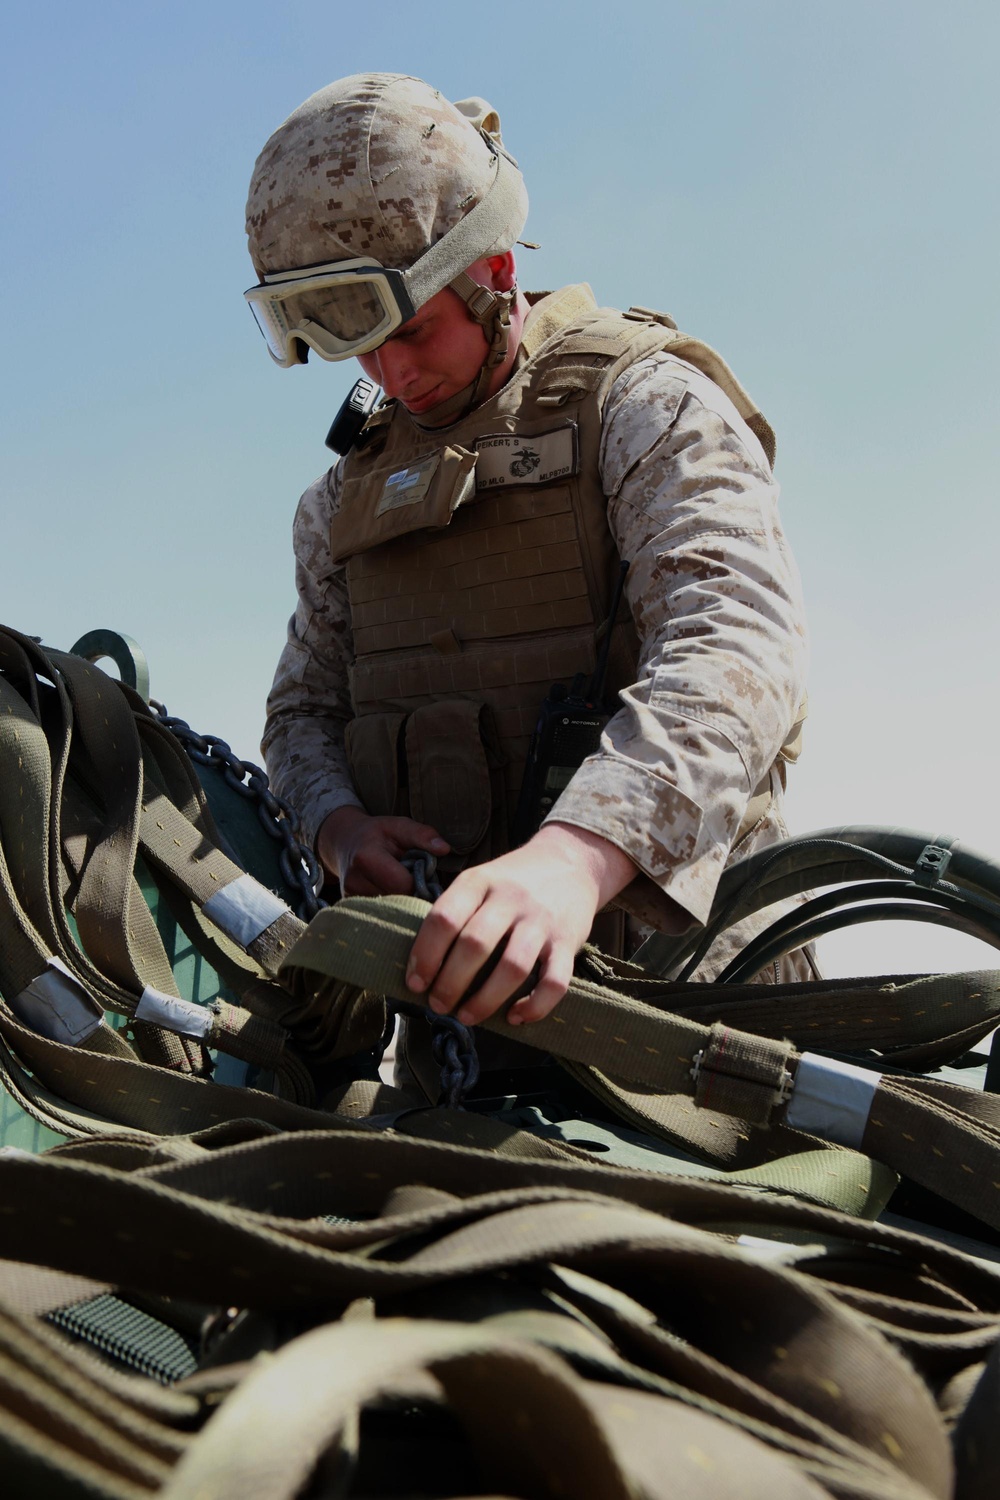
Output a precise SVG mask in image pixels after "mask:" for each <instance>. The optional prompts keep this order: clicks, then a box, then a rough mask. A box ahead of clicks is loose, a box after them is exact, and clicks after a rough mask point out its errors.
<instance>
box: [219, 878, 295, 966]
mask: <svg viewBox="0 0 1000 1500" xmlns="http://www.w3.org/2000/svg"><path fill="white" fill-rule="evenodd" d="M202 913H203V915H204V916H206V917H207V918H208V920H209V921H210V922H214V923H215V925H216V927H219V928H221V930H222V931H223V932H224V933H225V934H226V936H227V937H230V938H232V940H233V942H234V943H239V945H240V947H241V948H246V947H248V946H249V945H250V944H251V943H252V942H253V940H254V938H258V937H260V935H261V933H262V932H264V931H265V929H266V928H268V927H270V926H271V923H272V922H276V921H277V920H278V918H279V917H287V916H291V915H292V913H291V908H290V907H288V906H286V905H285V903H284V901H282V900H281V899H280V897H278V896H276V895H275V894H274V892H273V891H269V890H268V888H267V886H266V885H261V883H260V881H259V880H254V878H253V876H252V875H241V876H240V877H239V878H238V879H237V880H231V881H230V882H229V884H228V885H224V886H223V887H222V889H221V890H220V891H216V892H215V893H214V895H212V896H209V898H208V900H207V901H206V902H205V905H204V906H203V907H202Z"/></svg>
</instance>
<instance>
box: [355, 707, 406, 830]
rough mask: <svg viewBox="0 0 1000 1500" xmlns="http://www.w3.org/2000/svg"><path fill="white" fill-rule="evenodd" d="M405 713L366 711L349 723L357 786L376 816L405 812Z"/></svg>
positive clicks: (360, 794) (363, 800)
mask: <svg viewBox="0 0 1000 1500" xmlns="http://www.w3.org/2000/svg"><path fill="white" fill-rule="evenodd" d="M405 723H406V715H405V714H365V715H364V716H363V717H362V718H360V719H352V720H351V721H350V723H349V724H348V726H347V731H346V734H345V736H344V745H345V749H346V751H347V764H348V766H349V768H350V772H351V779H352V780H353V782H354V788H355V790H356V792H357V794H358V796H359V797H360V798H361V800H362V802H363V803H364V805H365V811H366V812H367V813H368V814H369V815H370V816H371V817H373V818H379V817H392V816H397V815H401V814H405V811H406V807H405V803H403V802H401V795H400V794H401V792H402V793H403V795H404V796H405V787H403V788H401V787H400V775H399V772H400V750H401V739H402V732H403V725H404V724H405Z"/></svg>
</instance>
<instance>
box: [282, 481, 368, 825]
mask: <svg viewBox="0 0 1000 1500" xmlns="http://www.w3.org/2000/svg"><path fill="white" fill-rule="evenodd" d="M338 503H339V484H338V471H337V469H335V468H334V469H331V470H330V472H329V474H324V475H323V477H322V478H321V479H317V481H316V483H315V484H313V485H310V487H309V489H307V490H306V492H305V494H304V495H303V496H302V499H301V500H300V501H299V505H298V509H297V510H296V512H295V521H294V523H293V526H292V543H293V546H294V549H295V587H296V590H297V592H298V602H297V604H296V606H295V613H294V615H293V616H292V618H291V619H290V620H289V622H288V636H287V639H286V641H285V647H284V650H283V651H282V653H281V656H280V658H279V660H278V668H277V671H276V672H275V674H274V682H273V684H272V686H271V691H270V693H269V695H268V699H267V722H266V724H265V727H264V739H263V742H262V744H261V749H262V750H263V752H264V760H265V764H266V766H267V773H268V776H269V777H270V780H271V785H272V787H273V789H274V791H275V792H276V793H277V795H278V796H279V797H284V798H285V799H286V800H287V801H288V802H290V803H291V804H292V806H293V807H294V808H295V809H296V810H297V812H298V814H299V818H300V820H301V823H302V834H303V838H304V839H305V840H306V841H307V842H308V843H309V844H313V843H315V839H316V834H317V832H318V830H319V827H320V824H321V823H322V822H323V819H324V818H325V817H326V816H327V814H328V813H331V812H333V811H334V810H335V809H336V808H338V807H343V806H344V805H345V804H347V803H352V804H353V805H354V806H356V807H360V806H361V803H360V800H359V798H358V795H357V793H356V792H355V790H354V786H353V784H352V782H351V777H350V773H349V772H348V769H347V757H346V755H345V753H344V729H345V726H346V724H347V722H348V720H349V719H350V718H351V717H352V712H351V698H350V690H349V687H348V672H349V670H350V667H351V664H352V662H353V660H354V645H353V640H352V636H351V614H350V608H349V606H348V602H347V588H346V583H345V578H344V569H343V567H337V566H335V565H334V563H333V561H332V560H331V557H330V550H329V543H328V540H327V538H328V535H329V529H330V520H331V517H332V516H333V515H334V513H335V511H336V510H337V507H338Z"/></svg>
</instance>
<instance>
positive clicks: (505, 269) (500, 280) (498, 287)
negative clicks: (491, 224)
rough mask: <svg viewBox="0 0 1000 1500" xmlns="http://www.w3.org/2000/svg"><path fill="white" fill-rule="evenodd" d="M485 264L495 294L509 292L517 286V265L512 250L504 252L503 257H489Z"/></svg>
mask: <svg viewBox="0 0 1000 1500" xmlns="http://www.w3.org/2000/svg"><path fill="white" fill-rule="evenodd" d="M486 264H487V265H488V266H489V268H490V277H491V282H492V286H493V290H494V291H495V292H509V291H511V290H512V288H513V287H514V286H516V285H517V264H516V262H515V260H514V252H513V250H505V251H504V253H503V255H491V256H490V258H489V260H488V261H487V262H486Z"/></svg>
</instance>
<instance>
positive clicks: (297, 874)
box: [149, 698, 327, 922]
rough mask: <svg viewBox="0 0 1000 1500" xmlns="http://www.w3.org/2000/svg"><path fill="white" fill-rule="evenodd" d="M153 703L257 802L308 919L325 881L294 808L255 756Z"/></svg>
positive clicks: (200, 760) (201, 760) (201, 755)
mask: <svg viewBox="0 0 1000 1500" xmlns="http://www.w3.org/2000/svg"><path fill="white" fill-rule="evenodd" d="M149 706H150V708H151V709H152V710H153V712H154V713H155V715H156V717H157V718H158V719H159V721H160V723H161V724H163V725H165V727H166V728H167V729H169V730H170V732H171V734H172V735H173V736H174V737H175V739H177V740H179V741H180V743H181V744H182V745H183V746H184V749H185V750H186V751H187V753H188V755H189V756H190V758H191V760H193V761H195V762H196V763H197V764H198V765H200V766H213V767H214V768H215V769H216V770H217V771H220V772H221V774H222V778H223V780H224V781H225V782H226V784H227V786H231V787H232V789H233V791H234V792H238V793H239V794H240V796H241V797H245V798H246V799H247V801H248V802H254V803H256V806H257V816H258V818H259V819H260V825H261V827H262V828H263V829H264V832H265V833H266V834H268V836H269V837H270V838H272V839H274V840H275V841H276V842H277V843H279V844H280V845H281V849H280V850H279V851H278V864H279V867H280V869H281V875H282V879H283V880H284V882H285V884H286V885H287V886H288V888H289V890H292V891H295V892H297V893H298V897H299V902H298V906H297V907H296V910H297V912H298V915H299V916H300V917H301V918H302V920H303V921H305V922H308V921H309V920H310V918H312V917H314V916H315V915H316V913H317V912H318V911H319V910H320V909H321V908H322V907H324V906H326V904H327V903H326V902H325V901H324V900H323V899H322V898H321V896H320V894H319V892H320V891H321V890H322V887H323V872H322V870H321V868H320V865H319V862H318V860H317V859H316V856H315V855H314V854H313V852H312V850H311V849H309V848H307V847H306V845H305V844H302V843H300V842H299V839H298V837H297V834H298V831H299V829H298V825H299V819H298V814H297V813H296V811H295V809H294V808H293V807H292V806H291V804H290V803H288V802H285V801H284V800H283V799H282V798H281V797H276V796H275V795H274V793H273V792H272V791H271V788H270V785H269V783H268V779H267V772H266V771H264V770H262V769H261V767H260V766H257V765H254V763H253V761H249V760H240V758H239V756H237V755H236V754H234V752H233V751H232V750H231V749H230V747H229V745H228V744H227V743H226V741H225V740H223V739H220V738H219V736H218V735H216V734H196V733H195V731H194V730H193V729H192V728H191V726H190V724H188V723H187V722H186V721H185V720H184V719H179V718H177V717H176V715H174V714H171V713H168V712H167V708H166V705H165V704H163V703H157V702H156V700H155V699H152V698H151V699H150V702H149Z"/></svg>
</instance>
